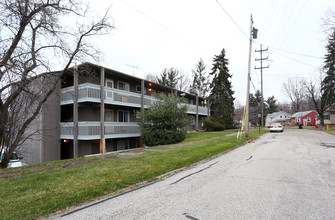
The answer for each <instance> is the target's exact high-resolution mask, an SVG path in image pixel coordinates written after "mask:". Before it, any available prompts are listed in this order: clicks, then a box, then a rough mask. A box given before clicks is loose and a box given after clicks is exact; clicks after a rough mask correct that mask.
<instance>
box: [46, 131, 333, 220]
mask: <svg viewBox="0 0 335 220" xmlns="http://www.w3.org/2000/svg"><path fill="white" fill-rule="evenodd" d="M52 219H78V220H79V219H186V220H187V219H192V220H196V219H335V136H332V135H329V134H325V133H322V132H318V131H311V130H307V129H302V130H285V131H284V132H283V133H268V134H265V135H264V136H262V137H261V138H259V139H258V140H256V141H255V142H253V143H250V144H247V145H245V146H242V147H240V148H237V149H236V150H234V151H231V152H229V153H227V154H224V155H222V156H220V157H218V158H215V159H213V160H210V161H207V162H206V163H202V164H199V165H196V166H194V167H192V168H190V169H187V170H186V171H183V172H180V173H178V174H176V175H173V176H171V177H169V178H166V179H164V180H162V181H159V182H157V183H154V184H151V185H149V186H146V187H143V188H141V189H138V190H134V191H132V192H129V193H126V194H124V195H121V196H118V197H114V198H108V199H104V200H101V201H96V202H94V203H91V204H89V205H86V206H82V207H78V209H75V210H72V211H71V212H68V213H64V214H62V215H58V216H54V217H53V218H52Z"/></svg>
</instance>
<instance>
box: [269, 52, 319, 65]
mask: <svg viewBox="0 0 335 220" xmlns="http://www.w3.org/2000/svg"><path fill="white" fill-rule="evenodd" d="M273 52H274V53H276V54H278V55H280V56H283V57H285V58H287V59H289V60H292V61H295V62H297V63H300V64H303V65H306V66H311V67H315V66H313V65H310V64H308V63H304V62H301V61H299V60H296V59H293V58H291V57H288V56H286V55H283V54H281V53H278V52H276V51H273Z"/></svg>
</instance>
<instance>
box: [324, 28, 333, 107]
mask: <svg viewBox="0 0 335 220" xmlns="http://www.w3.org/2000/svg"><path fill="white" fill-rule="evenodd" d="M326 49H327V53H326V55H325V61H324V64H325V65H324V70H325V73H326V77H325V78H324V79H323V81H322V93H323V94H322V96H324V98H326V97H327V98H328V99H329V98H330V100H332V101H331V102H334V101H335V29H334V31H333V33H332V34H331V35H330V36H329V39H328V45H327V46H326Z"/></svg>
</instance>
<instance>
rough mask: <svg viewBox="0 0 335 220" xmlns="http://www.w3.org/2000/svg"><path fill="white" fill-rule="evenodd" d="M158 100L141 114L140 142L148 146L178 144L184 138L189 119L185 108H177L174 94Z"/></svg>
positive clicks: (177, 104) (177, 101)
mask: <svg viewBox="0 0 335 220" xmlns="http://www.w3.org/2000/svg"><path fill="white" fill-rule="evenodd" d="M159 98H160V100H159V101H157V102H155V103H154V104H153V105H151V106H150V107H149V108H148V109H147V110H144V112H141V122H139V126H140V129H141V134H142V140H143V142H144V144H146V145H148V146H154V145H162V144H173V143H178V142H180V141H182V140H184V139H185V138H186V134H187V132H186V130H185V126H186V125H187V124H188V123H189V121H190V118H189V117H188V115H187V113H186V111H187V107H186V106H183V107H179V106H180V101H179V100H178V99H176V97H175V96H174V94H169V95H168V96H163V95H161V96H159Z"/></svg>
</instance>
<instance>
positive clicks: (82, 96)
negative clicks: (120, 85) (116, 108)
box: [60, 83, 207, 116]
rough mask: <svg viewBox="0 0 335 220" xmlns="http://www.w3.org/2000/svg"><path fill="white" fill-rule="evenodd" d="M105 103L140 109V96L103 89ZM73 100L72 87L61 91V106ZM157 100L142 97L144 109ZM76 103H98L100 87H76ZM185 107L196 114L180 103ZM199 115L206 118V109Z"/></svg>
mask: <svg viewBox="0 0 335 220" xmlns="http://www.w3.org/2000/svg"><path fill="white" fill-rule="evenodd" d="M104 90H105V96H104V98H105V103H106V104H113V105H121V106H128V107H135V108H141V94H139V93H135V92H129V91H124V90H119V89H111V88H108V87H105V89H104ZM73 99H74V87H73V86H71V87H67V88H63V89H62V90H61V98H60V102H61V105H66V104H72V103H73ZM156 101H157V98H155V97H152V96H147V95H144V108H148V106H150V105H152V104H153V103H154V102H156ZM78 102H95V103H100V102H101V98H100V86H99V85H95V84H92V83H84V84H80V85H78ZM182 105H186V106H188V107H187V113H188V114H196V106H195V105H189V104H185V103H182ZM198 113H199V115H203V116H207V107H203V106H199V108H198Z"/></svg>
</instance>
